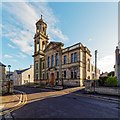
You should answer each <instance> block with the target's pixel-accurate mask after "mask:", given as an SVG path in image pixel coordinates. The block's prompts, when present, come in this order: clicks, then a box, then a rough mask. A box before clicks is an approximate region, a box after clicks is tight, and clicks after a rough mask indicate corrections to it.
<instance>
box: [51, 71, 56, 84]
mask: <svg viewBox="0 0 120 120" xmlns="http://www.w3.org/2000/svg"><path fill="white" fill-rule="evenodd" d="M54 82H55V76H54V73H51V85H54Z"/></svg>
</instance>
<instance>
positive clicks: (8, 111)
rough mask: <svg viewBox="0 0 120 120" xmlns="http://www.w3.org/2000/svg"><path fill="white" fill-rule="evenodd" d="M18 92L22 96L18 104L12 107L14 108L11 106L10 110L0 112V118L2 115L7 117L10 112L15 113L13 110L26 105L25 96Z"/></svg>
mask: <svg viewBox="0 0 120 120" xmlns="http://www.w3.org/2000/svg"><path fill="white" fill-rule="evenodd" d="M19 92H21V93H22V94H21V97H20V100H19V103H18V104H16V105H14V106H13V107H12V108H10V109H9V110H5V111H2V112H0V115H1V116H2V115H7V114H9V113H10V112H12V111H15V110H17V109H19V108H21V107H23V106H24V105H25V104H27V94H26V93H24V92H22V91H19Z"/></svg>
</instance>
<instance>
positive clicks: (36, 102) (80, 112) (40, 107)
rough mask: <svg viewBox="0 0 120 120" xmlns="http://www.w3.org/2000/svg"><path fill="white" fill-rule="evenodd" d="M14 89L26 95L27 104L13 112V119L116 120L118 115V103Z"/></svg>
mask: <svg viewBox="0 0 120 120" xmlns="http://www.w3.org/2000/svg"><path fill="white" fill-rule="evenodd" d="M16 89H18V90H21V91H24V92H26V93H27V96H28V103H27V104H26V105H25V106H23V107H21V108H19V109H18V110H16V111H14V112H13V115H14V118H118V113H120V112H119V110H120V109H119V104H118V103H112V102H109V101H104V100H100V99H95V98H90V97H84V96H77V95H75V94H72V93H70V94H64V93H63V92H62V91H49V90H40V89H39V88H27V87H17V88H16ZM39 98H42V99H39Z"/></svg>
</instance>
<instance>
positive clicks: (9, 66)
mask: <svg viewBox="0 0 120 120" xmlns="http://www.w3.org/2000/svg"><path fill="white" fill-rule="evenodd" d="M8 68H9V81H8V92H10V68H11V65H8Z"/></svg>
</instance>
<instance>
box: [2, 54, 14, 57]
mask: <svg viewBox="0 0 120 120" xmlns="http://www.w3.org/2000/svg"><path fill="white" fill-rule="evenodd" d="M3 57H4V58H13V56H12V55H8V54H5V55H4V56H3Z"/></svg>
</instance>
